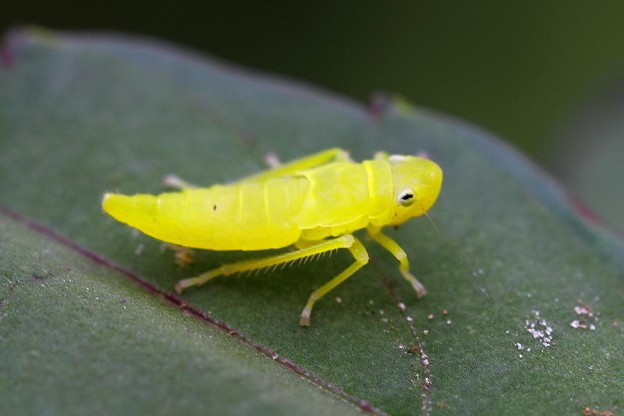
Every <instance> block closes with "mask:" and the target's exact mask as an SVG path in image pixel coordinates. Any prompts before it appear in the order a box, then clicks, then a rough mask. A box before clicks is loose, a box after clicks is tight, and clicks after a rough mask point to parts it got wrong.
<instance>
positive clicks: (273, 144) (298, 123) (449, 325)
mask: <svg viewBox="0 0 624 416" xmlns="http://www.w3.org/2000/svg"><path fill="white" fill-rule="evenodd" d="M2 57H3V58H2V69H1V72H0V105H1V107H0V157H1V158H2V159H1V163H0V205H1V206H3V207H5V209H4V210H3V211H2V212H3V214H0V218H2V222H1V224H2V237H1V240H0V244H2V252H1V254H0V255H1V256H2V261H1V263H0V264H1V268H2V269H1V270H2V274H3V281H2V286H1V288H2V292H1V293H0V302H1V303H0V313H1V314H2V321H0V322H1V324H0V325H2V337H1V338H0V349H1V350H2V351H3V353H2V356H1V358H0V365H1V366H2V373H3V374H7V375H8V377H3V380H4V381H0V383H7V382H8V381H6V380H16V379H17V380H20V388H19V389H18V388H16V387H13V388H9V387H8V386H3V388H2V391H3V392H7V391H8V392H10V393H9V394H7V396H10V397H11V401H6V400H2V403H3V404H1V405H0V406H10V408H11V409H12V410H13V409H15V408H21V409H23V413H24V414H26V413H30V412H31V411H32V409H39V408H45V409H52V410H53V411H54V412H55V413H58V414H66V413H67V412H68V410H70V409H76V408H79V409H80V410H83V409H84V412H78V413H86V412H87V411H88V410H89V409H91V410H93V409H95V408H96V405H97V404H99V403H101V404H102V405H103V406H104V407H103V408H104V409H106V412H105V413H135V412H133V410H136V411H138V412H142V413H147V412H150V413H158V412H161V413H188V412H193V411H197V410H198V409H205V410H206V411H208V410H207V409H209V410H210V411H214V413H234V414H246V413H247V414H248V413H254V414H257V413H258V412H263V413H265V414H274V413H280V412H281V413H285V414H290V413H292V412H293V406H294V409H295V410H296V411H298V412H299V413H307V414H318V413H322V414H331V413H335V414H339V413H343V412H344V411H345V408H346V409H347V410H352V411H357V409H358V408H361V409H365V410H369V411H373V412H376V413H382V412H386V413H389V414H419V413H422V414H454V415H457V414H479V413H483V414H518V413H524V414H531V413H541V414H547V413H554V414H561V413H566V414H569V413H579V412H580V411H581V410H582V409H583V408H584V407H586V406H587V407H589V408H591V409H601V410H611V411H617V410H618V409H621V408H622V395H621V392H622V391H624V381H623V379H622V374H624V358H623V357H624V351H622V350H623V348H624V342H622V341H623V340H624V330H623V322H622V316H623V314H622V312H624V307H623V302H622V299H624V244H623V243H622V241H621V240H620V239H618V238H616V237H614V236H613V235H612V234H611V233H609V232H607V231H605V230H604V229H602V228H600V227H598V226H596V225H595V224H592V223H590V222H588V221H587V220H586V219H585V218H584V217H583V216H582V215H580V214H579V213H578V212H577V210H576V208H575V205H574V204H572V203H571V202H570V201H569V200H568V198H567V196H566V195H565V193H564V192H562V191H561V189H560V188H558V186H557V185H556V184H554V183H552V181H551V180H550V179H549V178H548V177H547V176H546V175H544V173H543V172H541V171H540V170H539V169H537V168H536V167H535V166H533V165H531V164H530V163H528V162H527V160H525V159H524V158H523V157H521V156H520V155H518V154H516V153H515V152H514V151H512V150H510V149H508V148H506V147H505V146H504V145H502V144H501V143H500V142H499V141H497V140H496V139H495V138H493V137H490V136H489V135H488V134H487V133H485V132H483V131H481V130H479V129H476V128H474V127H472V126H469V125H466V124H464V123H461V122H458V121H456V120H452V119H450V118H446V117H443V116H440V115H437V114H434V113H431V112H428V111H426V110H424V109H419V108H413V107H411V106H409V105H407V104H405V103H403V102H401V101H400V100H393V99H389V98H387V97H386V98H384V97H376V98H375V99H374V100H373V101H372V103H371V105H370V106H369V107H368V108H364V107H363V106H361V105H359V104H357V103H353V102H350V101H348V100H346V99H344V98H342V97H338V96H334V95H332V94H329V93H327V92H323V91H319V90H314V89H312V88H309V87H305V86H301V85H298V84H294V83H292V82H288V81H284V80H280V79H277V78H273V77H267V76H264V75H259V74H257V73H254V72H251V71H247V70H242V69H239V68H235V67H233V66H230V65H226V64H223V63H221V62H218V61H213V60H211V59H207V58H206V57H198V56H197V55H194V54H192V53H189V52H186V51H182V50H180V49H176V48H173V47H170V46H166V45H162V44H158V43H153V42H149V41H145V40H139V39H134V38H126V37H120V36H114V35H108V36H103V35H97V36H95V35H63V34H56V33H49V32H40V31H32V30H31V31H18V32H14V33H12V34H9V35H8V36H7V37H6V38H5V47H4V49H3V52H2ZM334 146H339V147H342V148H344V149H347V150H349V151H350V152H351V154H352V156H353V157H354V158H355V159H363V158H369V157H370V156H371V155H372V154H373V153H374V152H376V151H378V150H386V151H388V152H391V153H399V154H416V153H418V152H421V151H425V152H427V154H429V156H430V157H431V158H432V159H433V160H435V161H436V162H438V163H439V164H440V165H441V167H442V169H443V170H444V173H445V183H444V186H443V190H442V194H441V196H440V199H439V201H438V203H437V204H436V205H435V206H434V208H433V209H432V210H431V212H430V216H431V219H432V220H433V222H434V223H435V226H436V227H437V229H439V231H437V230H436V228H435V227H434V226H432V224H431V222H430V221H428V220H427V219H426V218H422V219H415V220H412V221H410V222H409V223H407V224H404V225H403V226H401V227H400V228H399V229H398V230H396V231H394V230H390V231H389V232H388V233H389V235H391V236H392V237H393V238H395V239H396V240H397V241H398V242H399V244H400V245H401V246H402V247H403V248H404V249H405V250H406V252H407V253H408V255H409V256H410V260H411V264H412V268H413V270H414V271H415V273H416V275H417V276H418V277H419V278H420V279H421V280H422V281H423V283H425V285H426V286H427V289H428V291H429V293H428V295H427V296H426V297H424V298H423V299H420V300H418V299H416V296H415V294H414V293H413V291H412V290H411V288H410V287H409V285H408V284H407V283H406V282H405V281H403V280H402V279H401V277H400V274H399V272H398V267H397V266H398V265H397V264H396V260H394V259H393V258H391V256H390V255H388V254H387V253H386V252H384V251H383V250H382V249H379V248H378V247H375V246H374V245H373V244H367V246H368V247H369V252H370V255H371V257H372V261H371V264H370V265H369V266H367V267H366V268H364V269H363V270H361V271H360V272H358V273H357V275H356V276H355V277H353V278H352V279H349V281H347V282H345V283H344V284H343V285H341V286H340V287H338V288H337V289H336V290H335V291H334V292H332V293H331V294H330V295H328V296H327V297H326V298H324V299H322V300H321V301H319V302H318V303H317V305H316V306H315V309H314V312H313V314H312V326H311V327H310V328H307V329H303V328H300V327H299V325H298V324H297V321H298V315H299V313H300V311H301V309H302V307H303V305H304V303H305V301H306V300H307V297H308V295H309V293H310V292H311V290H313V289H314V288H316V287H318V286H320V285H321V284H322V283H323V282H325V281H327V280H328V279H329V278H330V277H332V276H334V275H336V274H337V273H338V272H339V271H341V270H342V269H344V268H345V267H346V266H347V265H348V264H349V263H350V261H351V259H350V256H349V255H348V253H338V254H335V255H333V256H332V257H324V258H321V259H319V260H318V261H316V262H313V263H310V262H308V263H307V264H305V265H303V266H300V267H292V268H286V269H284V270H281V271H275V272H272V273H269V274H260V275H258V276H254V277H251V276H249V277H234V278H223V279H216V280H214V281H213V282H210V283H209V284H207V285H205V286H204V287H202V288H200V289H197V290H189V291H188V292H185V293H184V294H183V295H182V297H181V298H180V297H176V296H174V295H172V294H171V293H172V287H173V284H174V283H175V281H176V280H177V279H179V278H180V277H189V276H193V275H196V274H198V273H200V272H203V271H206V270H208V269H210V268H213V267H215V266H216V265H220V264H223V263H226V262H230V261H234V260H237V259H242V258H249V257H250V256H255V255H256V254H259V253H243V252H210V251H204V252H198V253H197V256H196V259H195V263H194V264H193V265H192V266H191V267H188V268H185V269H183V270H181V269H179V268H178V267H177V266H176V265H175V262H174V261H173V255H172V252H171V250H169V249H168V248H167V247H166V245H163V244H162V243H160V242H158V241H155V240H153V239H150V238H149V237H146V236H143V235H140V234H138V233H136V232H133V231H132V230H131V229H129V228H127V227H125V226H124V225H122V224H119V223H116V222H115V221H114V220H112V219H110V218H108V217H107V216H105V215H104V214H103V213H102V212H101V208H100V199H101V196H102V194H103V193H104V192H105V191H113V190H114V191H119V192H122V193H137V192H150V193H157V192H160V191H162V187H161V185H160V181H161V179H162V178H163V177H164V176H165V175H167V174H170V173H175V174H177V175H179V176H181V177H183V178H185V179H187V180H188V181H190V182H192V183H196V184H202V185H203V184H205V185H209V184H212V183H219V182H227V181H231V180H235V179H238V178H241V177H243V176H245V175H248V174H251V173H255V172H258V171H260V170H263V169H265V165H264V163H263V158H264V156H265V155H266V154H267V153H270V152H275V153H276V154H277V155H278V156H279V157H280V158H281V159H282V160H291V159H295V158H298V157H302V156H304V155H307V154H310V153H312V152H315V151H319V150H322V149H324V148H328V147H334ZM248 208H249V209H254V207H248ZM13 213H17V214H13ZM26 219H27V220H26ZM30 221H33V222H34V223H36V224H37V226H33V225H32V223H31V222H30ZM24 223H26V224H30V226H26V228H24V227H25V226H24ZM58 236H62V237H58ZM93 259H95V260H97V261H95V262H94V260H93ZM104 259H105V260H104ZM35 275H36V276H35ZM132 276H136V279H135V278H132ZM144 288H148V289H149V290H148V291H145V290H144ZM163 298H164V300H163ZM182 303H184V304H186V305H189V306H188V307H185V306H181V305H182ZM588 306H589V307H591V311H592V314H591V316H590V315H589V314H588V313H585V312H584V311H588V309H587V307H588ZM575 308H576V309H575ZM582 308H585V309H582ZM185 311H186V312H189V313H185ZM193 314H195V315H197V316H199V317H200V319H197V317H193V316H188V315H193ZM575 321H578V322H577V323H576V324H575ZM573 326H575V327H573ZM229 333H231V334H234V335H228V334H229ZM6 351H10V353H6ZM271 358H276V359H275V360H272V359H271ZM300 375H303V377H300ZM310 382H311V383H310ZM315 384H316V385H318V386H320V387H322V389H320V390H319V389H316V388H315V387H314V385H315ZM57 386H61V387H57ZM311 387H312V388H311ZM42 388H43V389H44V391H45V393H46V394H44V395H39V396H38V397H39V398H40V399H39V402H37V401H34V400H33V399H32V398H33V397H37V395H38V393H39V391H40V390H41V389H42ZM4 394H5V393H3V395H4ZM85 395H90V396H92V397H97V398H98V400H99V402H98V401H93V402H89V401H86V402H85V401H84V399H82V398H83V397H85ZM155 398H156V400H155ZM345 401H346V402H351V403H352V404H351V405H346V406H345ZM353 404H355V406H354V405H353ZM78 405H80V406H81V407H78ZM34 406H41V407H34ZM315 406H318V407H315ZM322 406H327V407H322ZM98 408H99V407H98ZM258 409H260V410H258ZM13 414H15V411H13Z"/></svg>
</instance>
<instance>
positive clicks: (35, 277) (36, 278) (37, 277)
mask: <svg viewBox="0 0 624 416" xmlns="http://www.w3.org/2000/svg"><path fill="white" fill-rule="evenodd" d="M32 278H33V279H35V280H44V279H45V278H44V277H43V276H41V275H40V274H37V273H33V274H32Z"/></svg>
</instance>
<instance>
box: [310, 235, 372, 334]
mask: <svg viewBox="0 0 624 416" xmlns="http://www.w3.org/2000/svg"><path fill="white" fill-rule="evenodd" d="M345 237H351V238H352V239H353V243H352V245H351V246H349V247H347V248H348V249H349V251H350V252H351V254H352V255H353V258H355V262H354V263H353V264H351V266H349V267H347V268H346V269H345V270H343V271H342V273H340V274H339V275H338V276H336V277H334V278H333V279H331V280H330V281H329V282H327V283H325V284H324V285H323V286H321V287H319V288H318V289H316V290H315V291H314V292H312V293H311V294H310V298H309V299H308V302H307V303H306V305H305V308H303V311H302V312H301V317H300V318H299V325H301V326H310V314H311V313H312V307H313V306H314V303H315V302H316V301H317V300H319V299H320V298H322V297H323V296H325V295H326V294H327V293H328V292H330V291H331V290H332V289H334V288H335V287H336V286H338V285H339V284H340V283H342V282H344V281H345V280H347V279H348V278H349V277H351V276H352V275H353V274H354V273H355V272H357V271H358V270H359V269H361V268H362V267H364V266H365V265H366V264H367V263H368V260H369V257H368V252H367V251H366V248H365V247H364V245H363V244H362V243H361V242H360V240H358V239H357V238H355V237H353V236H351V235H349V236H345Z"/></svg>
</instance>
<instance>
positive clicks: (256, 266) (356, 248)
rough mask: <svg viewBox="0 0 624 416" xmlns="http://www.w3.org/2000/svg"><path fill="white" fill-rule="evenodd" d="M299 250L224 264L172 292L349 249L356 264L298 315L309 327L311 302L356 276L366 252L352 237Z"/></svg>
mask: <svg viewBox="0 0 624 416" xmlns="http://www.w3.org/2000/svg"><path fill="white" fill-rule="evenodd" d="M298 246H299V250H296V251H292V252H289V253H282V254H277V255H275V256H270V257H265V258H260V259H254V260H245V261H240V262H236V263H230V264H224V265H223V266H221V267H218V268H216V269H213V270H210V271H208V272H206V273H203V274H201V275H199V276H196V277H192V278H190V279H183V280H180V281H179V282H178V283H176V285H175V291H176V292H177V293H182V291H183V290H184V289H186V288H188V287H192V286H200V285H203V284H204V283H206V282H208V281H210V280H212V279H214V278H215V277H219V276H231V275H234V274H237V273H240V272H247V271H256V270H260V269H266V268H271V267H276V266H279V265H286V264H288V263H291V262H293V261H296V260H299V259H308V258H311V257H313V256H316V255H322V254H325V253H329V252H332V251H334V250H337V249H341V248H348V249H349V251H350V252H351V254H352V255H353V257H354V258H355V260H356V261H355V263H353V264H352V265H351V266H350V267H348V268H347V269H346V270H345V271H343V272H342V273H340V274H339V275H338V276H336V277H334V278H333V279H332V280H330V281H329V282H327V283H326V284H324V285H323V286H321V287H320V288H319V289H317V290H315V291H314V292H312V294H311V295H310V298H309V299H308V302H307V304H306V306H305V308H304V309H303V312H302V313H301V318H300V320H299V323H300V325H302V326H309V325H310V313H311V312H312V306H313V305H314V303H315V302H316V301H317V300H319V299H320V298H322V297H323V296H324V295H325V294H327V292H329V291H330V290H332V289H333V288H335V287H336V286H338V285H339V284H340V283H342V282H343V281H345V280H346V279H347V278H348V277H349V276H351V275H352V274H353V273H355V272H356V271H357V270H358V269H360V268H361V267H362V266H364V265H365V264H366V263H368V253H367V252H366V249H365V248H364V246H363V245H362V243H361V242H360V241H359V240H358V239H356V238H355V237H354V236H352V235H343V236H340V237H337V238H334V239H331V240H323V241H321V242H319V243H317V244H313V245H308V244H305V243H302V244H298Z"/></svg>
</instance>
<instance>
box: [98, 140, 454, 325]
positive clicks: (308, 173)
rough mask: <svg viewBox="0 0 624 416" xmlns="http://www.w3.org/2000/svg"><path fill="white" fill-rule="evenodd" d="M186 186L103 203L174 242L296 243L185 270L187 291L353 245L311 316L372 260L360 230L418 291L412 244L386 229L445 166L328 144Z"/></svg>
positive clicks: (435, 188) (231, 246) (415, 205)
mask: <svg viewBox="0 0 624 416" xmlns="http://www.w3.org/2000/svg"><path fill="white" fill-rule="evenodd" d="M174 185H175V186H177V187H178V188H180V191H179V192H168V193H162V194H160V195H146V194H137V195H132V196H127V195H121V194H113V193H107V194H105V195H104V198H103V201H102V207H103V209H104V211H106V212H107V213H108V214H109V215H111V216H112V217H114V218H115V219H117V220H118V221H120V222H123V223H126V224H128V225H130V226H132V227H135V228H138V229H139V230H141V231H142V232H144V233H145V234H147V235H149V236H152V237H154V238H157V239H159V240H162V241H166V242H169V243H172V244H175V245H179V246H183V247H189V248H198V249H209V250H268V249H277V248H283V247H288V246H294V248H295V250H293V251H290V252H286V253H280V254H275V255H271V256H268V257H265V258H259V259H254V260H245V261H240V262H236V263H231V264H225V265H222V266H220V267H218V268H216V269H214V270H210V271H208V272H206V273H203V274H201V275H199V276H196V277H193V278H190V279H184V280H180V281H179V282H178V283H177V284H176V286H175V290H176V292H178V293H181V292H182V291H183V290H184V289H186V288H188V287H191V286H199V285H202V284H204V283H206V282H208V281H209V280H211V279H214V278H215V277H218V276H231V275H234V274H237V273H240V272H245V271H252V270H259V269H265V268H271V267H276V266H278V265H285V264H287V263H290V262H293V261H296V260H307V259H308V258H310V257H313V256H317V255H321V254H323V253H328V252H331V251H334V250H337V249H347V250H349V252H350V253H351V254H352V255H353V258H354V260H355V261H354V262H353V263H352V264H351V265H350V266H349V267H348V268H346V269H345V270H344V271H342V272H341V273H340V274H338V275H337V276H335V277H334V278H333V279H331V280H330V281H328V282H327V283H325V284H324V285H322V286H321V287H320V288H318V289H316V290H315V291H313V292H312V294H311V295H310V297H309V299H308V301H307V303H306V305H305V307H304V308H303V311H302V312H301V316H300V319H299V323H300V325H302V326H309V325H310V314H311V312H312V307H313V306H314V303H315V302H316V301H317V300H319V299H321V298H322V297H323V296H325V295H326V294H327V293H328V292H330V291H331V290H332V289H334V288H335V287H336V286H338V285H339V284H340V283H342V282H344V281H345V280H346V279H347V278H349V277H350V276H351V275H353V274H354V273H355V272H356V271H357V270H358V269H360V268H361V267H363V266H364V265H366V264H367V263H368V261H369V257H368V253H367V251H366V249H365V248H364V245H363V244H362V243H361V242H360V240H359V239H358V238H356V237H355V236H354V235H353V232H355V231H357V230H360V229H364V228H365V229H366V230H367V232H368V235H369V236H370V238H371V239H372V240H374V241H376V242H377V243H379V244H380V245H381V246H382V247H384V248H385V249H386V250H388V251H389V252H390V253H391V254H392V255H393V256H394V257H395V258H396V259H397V260H398V261H399V263H400V267H399V270H400V272H401V274H402V275H403V277H404V278H405V279H406V280H407V281H408V282H409V283H410V284H411V285H412V287H413V288H414V290H415V291H416V294H417V296H418V297H421V296H423V295H424V294H425V293H426V290H425V287H424V286H423V285H422V284H421V283H420V282H419V281H418V280H417V279H416V278H415V277H414V276H413V275H412V274H411V273H410V271H409V263H408V259H407V255H406V253H405V251H404V250H403V249H402V248H401V247H400V246H399V245H398V244H397V243H396V242H395V241H394V240H392V239H391V238H390V237H388V236H387V235H386V234H384V233H383V232H382V228H383V227H385V226H398V225H399V224H402V223H404V222H405V221H407V220H408V219H410V218H412V217H416V216H419V215H423V214H425V213H426V212H427V211H428V210H429V208H431V206H432V205H433V204H434V202H435V201H436V199H437V197H438V194H439V192H440V188H441V186H442V170H441V169H440V167H439V166H438V165H437V164H436V163H434V162H432V161H431V160H429V159H426V158H421V157H415V156H402V155H388V154H387V153H384V152H379V153H377V154H376V155H375V157H374V159H372V160H366V161H364V162H362V163H355V162H353V161H352V160H351V159H350V157H349V155H348V153H347V152H346V151H344V150H342V149H338V148H334V149H329V150H325V151H323V152H320V153H316V154H313V155H311V156H307V157H304V158H302V159H298V160H295V161H293V162H290V163H287V164H285V165H281V166H278V167H275V168H273V169H269V170H267V171H264V172H261V173H258V174H256V175H252V176H249V177H247V178H244V179H241V180H239V181H237V182H233V183H230V184H226V185H213V186H211V187H209V188H197V187H194V186H191V185H189V184H187V183H185V182H183V181H181V180H178V181H175V183H174Z"/></svg>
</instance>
